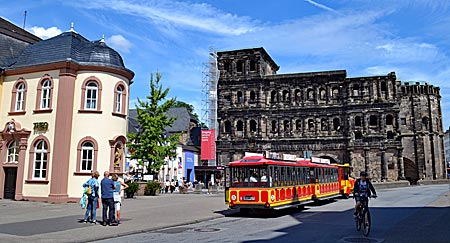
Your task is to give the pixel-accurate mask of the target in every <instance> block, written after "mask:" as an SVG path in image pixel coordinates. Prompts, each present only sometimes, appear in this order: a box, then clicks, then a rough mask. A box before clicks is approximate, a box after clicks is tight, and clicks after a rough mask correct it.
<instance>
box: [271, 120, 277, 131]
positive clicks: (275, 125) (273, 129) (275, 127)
mask: <svg viewBox="0 0 450 243" xmlns="http://www.w3.org/2000/svg"><path fill="white" fill-rule="evenodd" d="M276 131H277V121H272V132H276Z"/></svg>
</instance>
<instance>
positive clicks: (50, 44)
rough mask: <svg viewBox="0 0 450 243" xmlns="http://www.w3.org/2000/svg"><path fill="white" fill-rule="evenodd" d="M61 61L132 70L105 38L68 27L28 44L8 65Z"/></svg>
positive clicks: (25, 65) (18, 65)
mask: <svg viewBox="0 0 450 243" xmlns="http://www.w3.org/2000/svg"><path fill="white" fill-rule="evenodd" d="M62 61H72V62H75V63H78V64H80V65H93V66H105V67H111V68H115V69H121V70H125V71H127V72H130V73H133V72H132V71H131V70H129V69H127V68H125V65H124V63H123V60H122V57H121V56H120V54H119V53H118V52H117V51H115V50H113V49H112V48H110V47H109V46H107V45H106V44H105V43H104V42H103V41H100V40H98V41H89V40H88V39H86V38H84V37H83V36H82V35H80V34H78V33H77V32H75V31H67V32H64V33H62V34H60V35H58V36H55V37H53V38H50V39H46V40H43V41H40V42H37V43H35V44H33V45H30V46H28V47H26V48H25V49H24V50H23V52H22V53H21V54H20V55H19V56H17V57H16V58H14V60H12V61H10V62H9V63H7V65H6V67H5V68H6V69H16V68H20V67H30V66H37V65H43V64H50V63H56V62H62Z"/></svg>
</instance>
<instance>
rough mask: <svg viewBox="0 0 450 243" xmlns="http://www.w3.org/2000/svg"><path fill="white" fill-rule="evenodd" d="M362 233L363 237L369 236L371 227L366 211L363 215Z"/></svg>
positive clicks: (368, 214)
mask: <svg viewBox="0 0 450 243" xmlns="http://www.w3.org/2000/svg"><path fill="white" fill-rule="evenodd" d="M362 223H363V233H364V236H369V233H370V228H371V227H372V225H371V222H370V212H369V210H367V211H366V212H365V214H364V215H363V222H362Z"/></svg>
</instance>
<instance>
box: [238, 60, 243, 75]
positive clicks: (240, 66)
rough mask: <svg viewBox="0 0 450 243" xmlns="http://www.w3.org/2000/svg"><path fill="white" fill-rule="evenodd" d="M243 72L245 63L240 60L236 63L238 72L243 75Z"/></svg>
mask: <svg viewBox="0 0 450 243" xmlns="http://www.w3.org/2000/svg"><path fill="white" fill-rule="evenodd" d="M242 70H244V63H243V62H242V61H240V60H239V61H237V62H236V72H238V73H242Z"/></svg>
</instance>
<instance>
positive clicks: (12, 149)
mask: <svg viewBox="0 0 450 243" xmlns="http://www.w3.org/2000/svg"><path fill="white" fill-rule="evenodd" d="M7 161H8V163H14V162H18V161H19V151H18V147H17V142H16V141H15V140H13V141H11V142H10V143H9V144H8V155H7Z"/></svg>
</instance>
